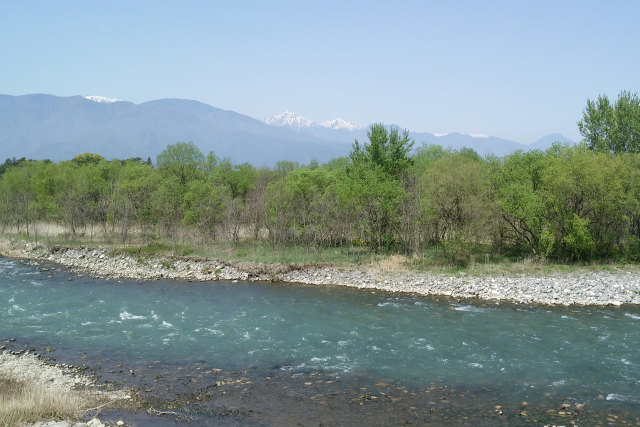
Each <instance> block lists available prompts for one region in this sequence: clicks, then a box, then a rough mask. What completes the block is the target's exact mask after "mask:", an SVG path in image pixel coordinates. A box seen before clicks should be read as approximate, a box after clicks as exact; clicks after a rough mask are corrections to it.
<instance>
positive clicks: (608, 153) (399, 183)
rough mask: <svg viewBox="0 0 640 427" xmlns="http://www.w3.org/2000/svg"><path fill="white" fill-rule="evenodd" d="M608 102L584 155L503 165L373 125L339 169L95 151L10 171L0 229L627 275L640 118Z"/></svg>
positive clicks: (180, 148)
mask: <svg viewBox="0 0 640 427" xmlns="http://www.w3.org/2000/svg"><path fill="white" fill-rule="evenodd" d="M605 98H606V97H604V98H603V97H600V98H599V101H598V102H595V103H593V102H591V101H588V105H587V108H585V110H584V112H583V118H582V120H581V121H580V122H579V123H578V125H579V129H580V131H581V133H582V135H583V136H584V138H585V139H584V141H583V142H582V143H581V144H579V145H577V146H568V145H554V146H553V147H552V148H550V149H548V150H546V151H540V150H534V151H528V152H516V153H514V154H511V155H507V156H504V157H494V156H487V157H484V158H483V157H480V156H479V155H478V154H477V153H476V152H475V151H473V150H471V149H462V150H459V151H451V150H445V149H443V148H441V147H439V146H433V145H430V146H422V147H418V148H417V149H416V148H415V147H414V146H413V145H414V142H413V141H412V140H411V138H410V137H409V134H408V132H406V131H401V130H399V129H398V128H395V127H391V128H387V127H385V126H384V125H382V124H376V125H373V126H371V128H370V129H369V132H368V141H366V142H364V143H363V144H360V142H358V141H356V142H355V143H354V145H353V148H352V151H351V153H350V155H349V157H345V158H336V159H334V160H332V161H330V162H328V163H326V164H323V165H319V164H318V163H317V162H311V163H310V164H308V165H299V164H297V163H292V162H286V161H283V162H280V163H278V164H276V166H275V167H273V168H256V167H254V166H252V165H250V164H247V163H244V164H232V163H231V162H230V161H229V160H220V159H218V158H217V157H216V156H215V154H214V153H213V152H211V153H209V154H208V155H206V156H205V155H204V154H203V153H202V152H201V151H200V150H199V149H198V148H197V147H196V146H195V145H194V144H193V143H176V144H172V145H169V146H168V147H167V148H166V149H165V150H164V151H162V153H160V154H159V155H158V157H157V159H156V164H155V166H154V165H153V164H152V162H151V159H147V160H146V161H143V160H142V159H140V158H135V159H128V160H106V159H104V158H103V157H102V156H100V155H98V154H92V153H85V154H81V155H78V156H76V157H75V158H74V159H72V160H70V161H64V162H59V163H54V162H50V161H31V160H26V159H18V160H16V159H8V160H7V161H6V162H5V164H3V165H2V166H0V220H1V224H2V225H1V226H2V228H3V231H6V229H7V227H14V228H17V229H18V230H19V231H22V232H25V233H27V234H29V233H31V232H32V228H33V223H34V222H36V221H47V222H55V223H58V224H61V225H63V226H64V227H65V228H66V229H68V230H69V232H70V233H72V234H75V233H79V232H86V230H87V229H88V228H90V229H91V230H93V229H96V228H97V229H98V230H99V231H101V233H102V234H103V235H104V236H110V237H111V238H113V239H118V240H120V241H121V242H123V243H129V242H132V241H134V240H135V241H139V240H140V239H142V240H143V241H152V240H155V239H163V238H165V239H171V240H175V239H177V238H178V236H181V238H184V236H185V235H188V236H190V237H189V238H190V239H192V240H194V241H195V242H196V243H203V242H204V243H206V242H216V241H224V242H228V244H230V245H237V244H238V243H239V242H241V241H246V240H249V241H254V242H262V243H265V242H266V243H269V244H270V245H272V246H273V247H283V246H301V247H305V248H307V249H309V250H313V251H315V252H316V253H317V254H318V257H319V256H320V254H321V252H322V250H323V249H324V248H327V247H337V248H342V249H345V250H347V251H353V253H360V252H362V251H369V252H375V253H402V254H407V255H412V256H418V257H420V256H424V254H425V253H434V252H435V253H438V254H439V255H438V256H440V257H442V258H443V259H444V260H446V261H447V262H451V263H455V264H460V265H464V264H468V263H469V262H472V261H473V260H474V259H482V257H486V256H488V255H498V256H513V257H520V256H537V257H542V258H549V259H553V260H559V261H567V262H575V261H589V260H593V259H618V260H628V261H638V260H640V154H639V151H640V150H639V149H638V148H639V147H640V139H639V138H638V137H639V136H640V128H639V127H638V124H639V123H640V115H638V114H637V112H640V106H639V103H638V98H637V96H636V95H635V94H629V93H628V92H623V93H622V94H621V96H620V98H619V101H618V102H617V103H616V104H611V103H609V102H608V100H607V101H606V102H605V100H604V99H605ZM620 99H622V101H620ZM619 105H621V107H620V106H619ZM629 105H630V106H629ZM634 108H635V109H634ZM617 109H620V111H619V112H618V114H616V111H617ZM600 110H602V111H600ZM612 117H613V118H612ZM616 129H617V130H616ZM621 141H622V142H621Z"/></svg>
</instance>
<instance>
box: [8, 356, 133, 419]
mask: <svg viewBox="0 0 640 427" xmlns="http://www.w3.org/2000/svg"><path fill="white" fill-rule="evenodd" d="M0 377H1V378H5V379H12V380H14V381H17V382H20V383H25V384H29V385H30V386H32V387H33V388H34V389H35V390H46V392H47V393H51V394H55V395H59V396H65V395H67V396H73V395H78V396H82V397H83V398H84V400H86V401H88V402H90V401H95V402H105V403H104V404H102V405H100V406H105V405H107V404H110V403H114V402H119V401H128V400H130V399H131V396H130V395H129V394H128V393H127V391H125V390H112V391H107V390H104V389H103V388H101V387H100V386H98V385H96V384H95V381H94V380H93V379H92V378H91V377H88V376H86V375H83V374H82V373H81V372H79V370H78V369H77V368H75V367H74V366H73V365H64V364H56V365H52V364H49V363H47V362H46V360H45V359H43V358H42V357H41V356H38V355H37V354H33V353H28V352H27V353H22V352H20V353H13V352H10V351H3V352H2V353H0ZM0 424H2V420H0ZM122 424H124V423H122ZM122 424H118V425H122ZM29 425H31V426H35V427H41V426H51V427H71V426H73V427H105V424H103V423H102V422H101V421H100V420H99V419H97V418H93V419H91V420H90V421H89V422H87V423H83V422H80V423H75V424H72V423H70V422H68V421H64V420H62V421H59V420H54V421H41V422H38V423H35V424H25V426H29Z"/></svg>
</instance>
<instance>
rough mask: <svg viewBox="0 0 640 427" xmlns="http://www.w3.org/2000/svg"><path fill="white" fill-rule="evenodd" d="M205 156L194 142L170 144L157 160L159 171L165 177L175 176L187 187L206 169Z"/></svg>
mask: <svg viewBox="0 0 640 427" xmlns="http://www.w3.org/2000/svg"><path fill="white" fill-rule="evenodd" d="M205 162H206V160H205V157H204V154H202V152H201V151H200V150H199V149H198V147H196V146H195V144H194V143H193V142H178V143H176V144H169V145H168V146H167V148H165V149H164V150H163V151H162V152H161V153H160V154H158V157H157V159H156V164H157V165H158V169H159V170H160V172H162V173H163V174H164V175H165V176H167V175H173V176H175V177H177V178H178V180H179V181H180V183H181V184H182V185H183V186H185V185H187V182H189V181H190V180H192V179H194V178H196V177H198V175H199V174H200V173H201V172H202V171H203V169H204V168H205Z"/></svg>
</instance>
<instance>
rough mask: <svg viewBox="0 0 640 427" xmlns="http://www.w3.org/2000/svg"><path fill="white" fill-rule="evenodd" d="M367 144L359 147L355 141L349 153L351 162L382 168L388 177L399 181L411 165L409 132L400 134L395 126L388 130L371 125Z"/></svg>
mask: <svg viewBox="0 0 640 427" xmlns="http://www.w3.org/2000/svg"><path fill="white" fill-rule="evenodd" d="M367 136H368V138H369V143H368V144H364V146H361V145H360V143H359V142H358V140H357V139H356V140H355V142H354V143H353V148H352V150H351V153H350V155H349V156H350V157H351V161H352V162H353V163H354V164H355V163H360V162H370V163H373V164H376V165H378V166H380V167H381V168H382V170H383V171H384V172H385V173H387V174H388V175H389V176H391V177H393V178H395V179H401V178H403V177H404V176H405V173H406V172H407V170H408V169H409V167H410V166H411V165H412V164H413V159H412V158H411V157H410V156H409V152H410V151H411V148H412V147H413V144H414V141H413V140H412V139H411V138H410V137H409V131H407V130H403V131H402V133H400V131H399V130H398V128H397V127H396V126H391V128H390V129H389V130H387V128H386V127H385V126H384V125H383V124H382V123H376V124H373V125H371V127H370V128H369V130H368V131H367Z"/></svg>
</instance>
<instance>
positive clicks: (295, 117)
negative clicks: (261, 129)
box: [264, 111, 315, 130]
mask: <svg viewBox="0 0 640 427" xmlns="http://www.w3.org/2000/svg"><path fill="white" fill-rule="evenodd" d="M264 122H265V123H266V124H268V125H269V126H279V127H290V128H294V129H297V130H300V129H301V128H308V127H313V126H315V123H314V122H312V121H311V120H309V119H307V118H305V117H303V116H301V115H300V114H296V113H294V112H292V111H285V112H284V113H280V114H276V115H275V116H271V117H269V118H268V119H265V120H264Z"/></svg>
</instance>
